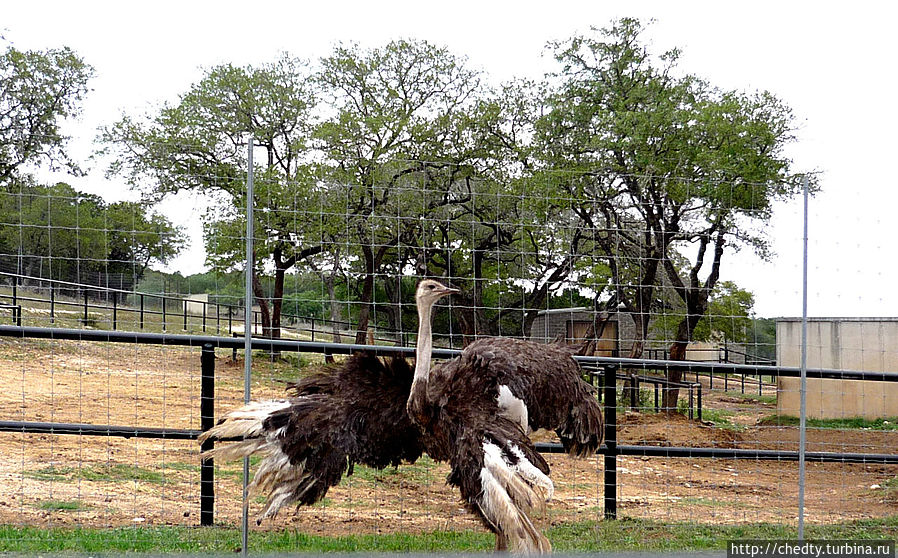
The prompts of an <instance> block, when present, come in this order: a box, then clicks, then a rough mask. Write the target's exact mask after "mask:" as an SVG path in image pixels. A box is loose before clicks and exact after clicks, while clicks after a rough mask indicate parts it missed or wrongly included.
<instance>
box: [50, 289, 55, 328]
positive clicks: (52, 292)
mask: <svg viewBox="0 0 898 558" xmlns="http://www.w3.org/2000/svg"><path fill="white" fill-rule="evenodd" d="M50 323H51V324H55V323H56V290H55V289H54V288H53V283H50Z"/></svg>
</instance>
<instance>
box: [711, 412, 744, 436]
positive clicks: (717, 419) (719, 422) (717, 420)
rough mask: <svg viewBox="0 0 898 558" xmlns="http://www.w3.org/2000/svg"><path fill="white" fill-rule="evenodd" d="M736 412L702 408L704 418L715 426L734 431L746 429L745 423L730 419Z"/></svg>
mask: <svg viewBox="0 0 898 558" xmlns="http://www.w3.org/2000/svg"><path fill="white" fill-rule="evenodd" d="M735 414H736V413H734V412H732V411H727V410H725V409H710V408H708V407H705V408H704V409H702V420H703V421H705V422H710V423H712V424H713V425H714V427H716V428H721V429H723V430H732V431H733V432H739V431H740V430H745V429H746V428H747V427H746V426H745V425H744V424H736V423H734V422H733V421H731V420H730V417H732V416H735Z"/></svg>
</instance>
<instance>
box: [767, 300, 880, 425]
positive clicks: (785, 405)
mask: <svg viewBox="0 0 898 558" xmlns="http://www.w3.org/2000/svg"><path fill="white" fill-rule="evenodd" d="M807 356H808V368H832V369H837V370H868V371H872V372H898V318H810V319H809V320H808V351H807ZM776 357H777V364H779V365H780V366H796V367H797V366H800V365H801V320H800V319H797V318H784V319H779V320H777V323H776ZM807 386H808V390H807V413H808V416H809V417H812V418H847V417H864V418H871V419H872V418H879V417H896V416H898V383H895V382H867V381H857V380H821V379H814V378H811V379H808V383H807ZM799 403H800V393H799V379H798V378H780V379H779V382H778V393H777V410H778V411H779V413H780V414H785V415H792V416H798V415H799Z"/></svg>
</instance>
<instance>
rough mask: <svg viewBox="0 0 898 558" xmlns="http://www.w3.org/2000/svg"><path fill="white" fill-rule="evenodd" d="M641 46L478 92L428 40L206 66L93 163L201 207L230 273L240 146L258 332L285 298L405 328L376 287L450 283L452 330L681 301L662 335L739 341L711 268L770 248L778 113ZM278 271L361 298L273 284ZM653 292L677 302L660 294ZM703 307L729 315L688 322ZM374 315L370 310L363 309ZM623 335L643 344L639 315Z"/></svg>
mask: <svg viewBox="0 0 898 558" xmlns="http://www.w3.org/2000/svg"><path fill="white" fill-rule="evenodd" d="M643 32H644V29H643V25H642V24H641V23H640V22H639V21H638V20H634V19H621V20H618V21H615V22H613V24H612V25H611V26H610V27H609V28H606V29H597V30H596V29H594V30H593V31H592V33H591V34H588V35H583V36H575V37H572V38H570V39H569V40H567V41H563V42H559V43H555V44H553V45H552V48H553V49H554V54H555V58H556V60H557V62H558V68H559V70H558V72H557V73H556V74H554V75H551V76H549V77H548V78H547V79H546V80H545V81H544V82H542V83H532V82H527V81H513V82H510V83H507V84H504V85H502V86H500V87H498V88H495V89H491V88H489V87H488V86H487V85H486V84H485V81H484V80H483V79H482V75H481V74H480V73H479V72H477V71H474V70H471V69H470V68H468V67H467V63H466V61H465V60H464V58H462V57H459V56H456V55H454V54H453V53H452V52H450V51H449V50H448V49H446V48H444V47H440V46H435V45H432V44H430V43H427V42H425V41H410V40H397V41H392V42H389V43H387V44H385V45H383V46H381V47H378V48H370V49H365V48H361V47H359V46H358V45H355V44H349V45H337V46H336V47H335V48H334V49H333V51H332V52H331V54H330V55H328V56H326V57H324V58H323V59H322V60H320V62H319V63H318V64H317V65H316V66H314V67H313V66H309V65H307V64H306V63H305V62H302V61H299V60H296V59H293V58H290V57H289V56H286V55H285V56H283V57H282V58H281V59H279V60H277V61H276V62H274V63H271V64H265V65H261V66H246V67H234V66H231V65H222V66H218V67H215V68H212V69H210V70H208V71H206V72H205V74H204V76H203V77H202V79H201V80H200V81H198V82H197V83H195V84H193V85H192V86H191V87H190V88H189V90H188V91H187V92H186V93H185V94H184V95H182V96H181V98H180V99H179V100H178V101H177V102H176V103H173V104H168V105H164V106H163V107H162V108H161V109H160V110H158V111H154V112H153V113H151V114H149V115H147V116H146V117H143V118H134V117H125V118H123V119H121V120H120V121H119V122H117V123H115V124H113V125H111V126H109V127H107V128H105V129H104V131H103V134H102V137H101V139H102V140H103V141H104V142H105V144H106V146H107V147H106V150H107V151H108V152H109V153H111V154H113V155H114V156H115V159H114V163H113V165H112V166H111V168H110V171H111V172H115V173H121V174H123V175H124V176H125V177H126V178H127V179H128V180H129V182H130V183H131V184H132V185H133V186H134V187H136V188H140V189H141V190H143V192H144V193H145V194H146V195H147V196H148V197H151V198H158V197H161V196H164V195H167V194H169V193H173V192H177V191H181V190H198V191H204V192H212V193H215V195H216V196H217V199H218V201H219V202H220V203H219V204H217V205H216V206H215V207H214V208H212V209H211V210H210V212H209V213H208V214H207V215H206V217H205V219H204V239H205V243H206V249H207V254H208V261H207V263H208V264H209V265H210V266H212V268H213V269H214V270H215V271H217V272H219V273H227V272H233V271H236V270H238V269H239V268H240V266H241V262H242V258H243V250H244V241H243V231H244V230H245V225H246V223H245V219H246V215H245V211H244V209H243V208H244V207H245V202H246V200H245V195H246V194H245V191H244V176H245V174H246V170H247V169H246V168H245V161H244V158H245V155H244V153H245V150H244V145H243V142H244V141H245V139H246V137H247V134H248V133H249V132H252V133H253V134H254V137H255V138H256V141H257V144H258V145H259V151H260V152H264V154H265V156H264V157H262V158H261V159H259V160H258V161H257V163H256V168H255V169H254V170H255V177H256V178H255V182H256V188H257V192H256V199H255V200H253V201H254V203H255V204H256V207H259V208H260V210H259V211H257V212H255V219H256V222H255V224H254V225H255V229H256V231H257V236H256V239H257V241H256V264H257V265H256V268H255V271H256V277H255V279H256V281H255V289H256V295H257V298H259V299H260V300H262V304H263V327H267V324H266V323H265V320H266V317H265V315H266V313H267V312H266V311H265V308H267V305H268V304H269V302H270V304H271V305H272V308H274V309H277V308H278V305H280V304H281V300H282V299H281V295H282V294H283V295H284V296H283V300H284V301H285V305H286V306H285V308H284V310H285V311H287V312H288V313H294V312H295V313H300V314H309V315H312V316H315V317H324V316H328V317H329V316H339V315H340V312H341V311H342V312H347V313H350V314H351V316H343V317H351V318H352V319H353V320H358V321H359V322H361V323H360V324H359V329H360V330H362V331H363V330H364V329H365V326H366V325H367V323H368V320H369V319H377V320H380V321H381V323H379V324H377V325H381V326H384V325H386V326H389V327H398V326H399V325H402V326H403V329H408V324H413V323H414V322H415V320H416V316H415V315H414V312H409V311H408V309H406V308H404V307H403V306H402V305H401V302H402V301H404V300H407V299H408V295H409V292H408V291H407V285H405V284H404V282H403V281H402V280H401V279H400V280H397V281H395V282H391V283H390V284H389V285H387V284H383V285H379V284H376V281H375V278H376V277H383V276H387V277H401V276H406V275H417V276H420V275H430V276H444V277H452V278H453V281H455V282H456V283H457V286H459V287H461V288H462V290H463V293H464V294H463V295H462V296H460V297H456V298H457V299H458V302H459V303H458V304H457V305H455V306H454V309H453V315H452V317H453V328H454V329H455V330H456V331H460V332H461V333H462V334H465V335H473V334H515V335H522V334H523V335H527V334H528V333H529V330H530V326H531V324H532V323H533V320H535V318H536V315H537V312H538V311H539V310H542V309H547V308H554V307H558V306H561V305H564V304H573V303H576V304H577V305H582V306H592V307H597V308H601V307H603V306H604V305H607V306H609V307H613V308H617V307H618V306H619V305H623V307H624V308H626V309H627V310H629V311H630V312H632V313H633V315H635V316H643V315H648V314H649V313H651V312H652V311H653V310H654V309H656V308H657V306H658V305H660V304H667V303H669V302H670V300H664V298H665V297H666V298H668V299H671V298H672V296H676V297H677V298H679V299H680V300H681V301H682V302H681V303H678V304H681V305H682V306H685V308H686V309H685V311H683V312H680V313H679V314H680V315H681V317H682V316H686V317H688V318H689V321H688V323H685V324H684V327H682V328H681V327H680V326H679V324H677V323H675V324H671V325H669V326H665V327H668V329H671V330H675V331H676V333H675V334H672V335H671V337H673V336H674V335H676V336H678V337H683V335H686V337H689V338H691V337H712V336H714V335H723V336H726V337H727V338H728V339H735V338H736V336H740V335H741V336H744V335H745V333H746V332H747V329H748V327H747V326H748V324H749V323H750V322H747V321H746V320H748V319H749V318H750V302H751V301H750V296H749V298H748V299H746V298H745V296H744V295H747V293H744V291H740V290H739V289H738V288H737V287H735V286H724V287H721V288H720V289H717V290H716V291H715V286H716V282H717V278H718V276H719V266H720V259H721V258H720V254H722V251H723V248H724V247H725V246H736V245H737V244H741V245H747V246H749V247H751V248H752V249H754V250H755V251H757V252H758V253H759V254H761V255H762V256H764V255H765V254H766V242H767V240H766V238H765V237H764V236H763V234H762V233H761V232H759V231H761V230H763V227H761V226H758V225H759V224H762V223H763V222H764V221H765V220H766V219H768V218H769V217H770V208H771V204H772V203H773V202H774V201H776V200H777V199H781V198H784V197H789V196H791V195H792V194H793V193H794V192H795V188H796V185H797V177H796V176H795V175H794V174H792V172H791V170H790V161H789V160H788V159H787V158H786V157H785V156H784V155H783V148H784V146H785V145H787V144H788V143H789V142H790V141H791V140H792V139H793V138H792V134H791V123H792V114H791V111H790V110H789V108H788V107H787V106H785V105H784V104H783V103H782V102H781V101H780V100H778V99H776V98H775V97H774V96H772V95H770V94H768V93H766V92H765V93H753V94H745V93H741V92H736V91H725V90H720V89H719V88H716V87H714V86H712V85H711V84H708V83H707V82H705V81H704V80H702V79H700V78H698V77H696V76H690V75H681V72H679V71H678V69H677V60H678V57H679V53H678V51H676V50H671V51H669V52H666V53H663V54H661V55H660V56H653V55H652V54H651V53H650V52H649V51H648V49H647V48H646V46H644V44H643V37H642V35H643ZM686 253H689V254H693V253H697V254H699V257H697V258H696V259H695V261H690V260H688V259H687V258H685V257H683V256H682V254H686ZM709 267H710V269H709ZM294 268H298V270H299V273H300V274H301V275H305V274H307V272H310V271H312V272H314V273H315V274H316V275H317V276H318V277H319V278H321V279H322V281H325V280H326V281H327V287H328V290H327V292H328V294H329V295H330V293H331V291H333V290H334V289H335V288H337V286H338V285H339V288H340V289H341V290H342V292H343V294H344V295H345V296H343V299H344V300H352V301H355V302H358V304H353V305H346V306H347V308H338V307H337V306H330V307H324V306H323V305H321V304H319V303H318V302H317V300H318V299H325V300H327V299H330V298H336V297H335V296H333V297H332V296H328V297H327V298H325V297H324V296H319V295H317V294H316V291H312V290H308V289H303V288H290V287H289V286H288V287H287V288H288V291H284V290H283V289H284V287H285V280H286V279H285V278H286V276H287V274H288V273H292V270H293V269H294ZM665 274H666V275H667V279H668V280H667V281H663V280H662V276H663V275H665ZM665 283H666V284H667V285H668V286H669V287H670V288H671V292H672V293H674V294H673V295H664V296H663V297H660V296H656V293H655V290H656V289H657V288H658V287H659V286H661V285H662V284H665ZM572 284H576V285H577V286H578V288H577V289H576V291H574V290H572V288H571V285H572ZM323 292H325V289H320V290H317V293H323ZM712 292H713V293H717V294H715V295H714V296H713V297H712V296H711V295H712ZM709 297H711V298H713V299H714V300H713V301H712V304H717V305H718V306H719V307H717V308H713V309H711V314H712V315H713V314H715V312H720V313H721V314H720V315H726V316H731V317H732V318H729V321H728V323H724V322H723V321H720V320H717V321H716V322H719V323H710V322H708V323H707V324H706V325H702V324H698V322H699V318H700V317H701V316H703V315H705V314H706V313H708V304H709V301H708V299H709ZM568 301H570V302H568ZM375 302H376V303H377V304H378V308H386V311H384V312H380V311H378V313H377V316H376V317H372V316H371V314H373V312H372V309H373V304H374V303H375ZM287 307H289V308H287ZM277 314H278V312H276V311H275V312H272V315H273V316H276V315H277ZM409 314H410V315H409ZM440 319H442V318H440ZM438 321H439V320H438ZM276 325H277V324H273V325H272V327H275V326H276ZM440 325H441V324H438V327H439V326H440ZM638 326H639V327H637V330H638V332H637V333H638V335H637V337H639V336H642V337H644V336H645V335H646V334H647V330H648V322H647V320H643V321H642V323H640V324H638ZM696 328H698V330H697V333H696ZM680 329H683V330H684V331H685V333H681V332H680ZM639 342H641V340H640V339H637V343H639Z"/></svg>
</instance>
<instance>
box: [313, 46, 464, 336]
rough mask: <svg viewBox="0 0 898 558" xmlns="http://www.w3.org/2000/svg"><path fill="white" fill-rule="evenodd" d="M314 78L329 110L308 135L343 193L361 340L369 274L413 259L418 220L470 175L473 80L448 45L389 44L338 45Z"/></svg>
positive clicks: (371, 286)
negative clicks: (464, 127) (467, 131)
mask: <svg viewBox="0 0 898 558" xmlns="http://www.w3.org/2000/svg"><path fill="white" fill-rule="evenodd" d="M317 81H318V83H319V84H320V85H321V87H322V88H323V90H324V92H325V94H326V95H328V96H329V99H328V100H329V101H330V103H329V104H330V105H331V106H332V107H333V112H332V114H330V115H329V117H328V118H327V119H326V120H325V121H324V122H322V123H321V125H320V126H319V127H318V129H317V131H316V133H315V137H316V139H317V140H318V141H319V142H320V144H319V145H320V149H321V151H322V153H323V156H324V164H323V165H322V176H323V178H324V180H325V181H326V182H327V183H328V184H329V185H330V187H331V188H332V189H334V190H335V191H339V192H340V195H337V196H334V197H333V198H332V199H333V200H335V202H336V203H338V204H339V205H338V206H336V207H335V211H334V212H335V213H337V212H339V211H340V210H341V209H342V211H343V214H344V215H345V218H346V221H345V222H343V223H341V225H342V226H343V231H342V232H343V234H347V233H348V234H349V235H351V236H352V238H353V239H354V242H353V244H354V246H353V247H352V248H354V249H355V250H356V251H357V252H356V253H357V254H358V260H357V261H358V264H359V265H360V266H361V269H359V270H358V272H357V273H358V275H359V276H360V277H361V280H360V292H359V293H358V300H359V302H360V307H359V316H358V327H357V333H356V342H358V343H364V342H365V336H366V330H367V327H368V321H369V316H370V312H371V303H372V302H373V300H374V294H375V278H376V277H377V276H378V275H380V274H381V273H382V271H383V268H384V266H385V265H387V264H389V263H391V262H392V263H393V264H394V265H397V266H398V267H402V265H403V264H402V263H401V262H403V261H409V260H411V259H414V258H415V255H414V253H415V251H416V247H417V244H418V239H419V236H420V234H421V230H420V229H421V226H422V222H426V221H427V219H428V215H429V214H430V213H431V212H432V211H434V210H435V209H436V208H438V207H441V206H445V205H447V204H450V203H452V202H453V201H454V196H455V194H454V193H453V192H452V190H451V188H452V185H453V184H457V181H458V180H460V179H461V178H462V177H463V176H464V175H465V173H466V172H468V171H467V169H466V167H465V165H464V163H465V162H466V161H467V158H468V157H469V155H468V153H467V151H466V148H467V147H468V146H469V143H468V142H465V141H462V140H463V138H462V136H461V132H460V125H461V124H462V123H464V122H465V110H466V109H467V108H468V107H469V106H470V104H471V101H472V99H473V98H474V96H475V95H476V93H477V91H478V87H479V78H478V75H477V73H476V72H473V71H470V70H468V69H467V68H465V66H464V60H462V59H460V58H458V57H456V56H454V55H452V54H451V53H450V52H449V51H448V50H447V49H445V48H442V47H437V46H434V45H431V44H429V43H426V42H423V41H420V42H414V41H392V42H390V43H388V44H387V45H386V46H384V47H382V48H375V49H369V50H363V49H361V48H359V47H358V46H356V45H350V46H343V45H340V46H337V47H336V48H335V49H334V51H333V53H332V54H331V55H330V56H328V57H326V58H324V59H323V60H322V61H321V70H320V72H319V73H318V74H317ZM400 215H401V216H402V218H401V219H400V218H397V216H400ZM349 247H350V246H349V245H347V248H349ZM349 256H350V255H349V254H345V255H344V257H349ZM399 287H400V286H399V285H397V286H396V288H393V289H392V291H391V292H394V293H399V292H401V289H400V288H399Z"/></svg>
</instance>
